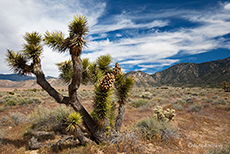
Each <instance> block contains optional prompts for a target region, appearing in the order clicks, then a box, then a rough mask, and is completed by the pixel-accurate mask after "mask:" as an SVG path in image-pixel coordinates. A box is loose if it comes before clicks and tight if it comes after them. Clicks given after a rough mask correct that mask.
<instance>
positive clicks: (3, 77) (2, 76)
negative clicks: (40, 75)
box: [0, 74, 54, 81]
mask: <svg viewBox="0 0 230 154" xmlns="http://www.w3.org/2000/svg"><path fill="white" fill-rule="evenodd" d="M52 78H54V77H51V76H47V77H46V79H52ZM34 79H36V78H35V77H32V76H26V75H18V74H0V80H10V81H26V80H34Z"/></svg>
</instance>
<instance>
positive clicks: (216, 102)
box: [212, 99, 226, 105]
mask: <svg viewBox="0 0 230 154" xmlns="http://www.w3.org/2000/svg"><path fill="white" fill-rule="evenodd" d="M212 104H214V105H218V104H221V105H225V104H226V100H224V99H217V100H215V101H213V102H212Z"/></svg>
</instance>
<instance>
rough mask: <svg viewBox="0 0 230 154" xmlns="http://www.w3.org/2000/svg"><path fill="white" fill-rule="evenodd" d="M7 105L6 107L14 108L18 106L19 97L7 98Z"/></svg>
mask: <svg viewBox="0 0 230 154" xmlns="http://www.w3.org/2000/svg"><path fill="white" fill-rule="evenodd" d="M5 103H6V105H9V106H14V105H17V104H18V99H17V97H13V98H7V99H6V100H5Z"/></svg>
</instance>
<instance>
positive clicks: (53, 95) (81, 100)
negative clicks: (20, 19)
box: [0, 16, 230, 153]
mask: <svg viewBox="0 0 230 154" xmlns="http://www.w3.org/2000/svg"><path fill="white" fill-rule="evenodd" d="M68 26H69V35H68V36H67V37H65V36H64V34H63V33H62V32H60V31H53V32H48V31H47V32H46V33H45V35H44V37H42V36H41V35H40V34H39V33H38V32H32V33H28V32H27V33H26V34H25V35H24V40H25V43H24V44H23V49H22V50H20V51H19V52H15V51H12V50H7V54H6V61H7V63H8V65H9V67H10V68H11V70H13V71H14V72H16V73H18V74H20V75H25V74H34V75H35V76H36V81H37V84H38V85H40V86H41V89H28V90H18V89H14V90H12V91H7V92H0V122H1V126H0V144H1V147H0V152H1V153H25V152H27V153H29V152H30V150H37V152H38V153H180V152H181V153H205V152H206V153H208V152H210V151H218V150H225V151H226V150H228V143H229V137H228V133H229V124H230V123H229V120H228V119H229V115H230V114H229V112H230V106H229V102H230V98H229V93H225V92H224V91H223V90H222V89H219V88H200V87H194V88H186V87H169V86H162V87H147V88H138V87H133V86H134V83H135V76H132V77H130V76H125V74H124V73H123V72H122V71H121V67H120V65H119V64H118V63H115V66H114V68H112V67H111V62H112V57H111V56H110V55H109V54H106V55H101V56H99V57H98V58H97V60H96V61H95V62H90V61H89V59H87V58H86V59H81V58H80V55H81V52H82V49H83V47H84V46H85V45H86V41H85V37H86V35H87V32H88V26H87V20H86V18H85V17H83V16H75V17H74V19H73V20H72V21H71V22H70V23H69V25H68ZM43 43H44V44H46V45H48V46H49V47H51V48H52V49H53V50H54V51H58V52H61V53H63V52H69V54H70V56H71V59H70V60H67V61H64V62H60V63H57V64H56V65H57V67H58V69H59V71H60V76H59V77H60V79H62V80H63V82H65V83H66V84H67V85H68V89H67V90H64V89H54V87H53V86H52V85H51V84H50V83H49V82H48V81H47V80H46V79H45V75H44V73H43V71H42V68H41V54H42V52H43ZM80 84H84V85H89V84H91V85H92V84H93V85H94V89H92V90H84V89H83V90H81V91H80V90H79V87H80ZM225 86H226V84H225ZM225 91H226V90H225ZM218 148H219V149H218Z"/></svg>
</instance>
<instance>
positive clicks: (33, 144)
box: [28, 137, 42, 150]
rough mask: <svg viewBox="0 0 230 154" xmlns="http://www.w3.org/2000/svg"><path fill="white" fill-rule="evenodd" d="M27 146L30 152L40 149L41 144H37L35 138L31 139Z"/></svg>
mask: <svg viewBox="0 0 230 154" xmlns="http://www.w3.org/2000/svg"><path fill="white" fill-rule="evenodd" d="M28 145H29V149H30V150H37V149H39V148H40V147H41V145H42V143H41V142H38V140H37V139H36V138H35V137H32V138H31V139H30V141H29V144H28Z"/></svg>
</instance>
